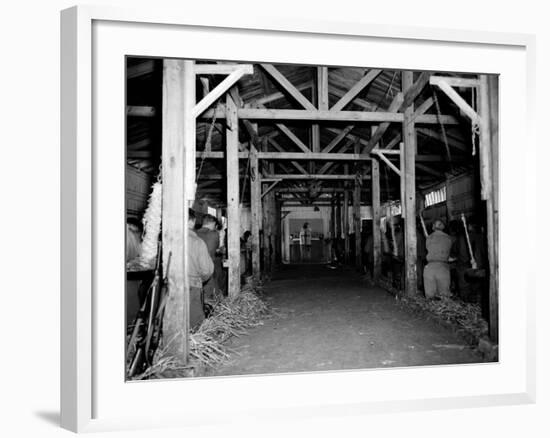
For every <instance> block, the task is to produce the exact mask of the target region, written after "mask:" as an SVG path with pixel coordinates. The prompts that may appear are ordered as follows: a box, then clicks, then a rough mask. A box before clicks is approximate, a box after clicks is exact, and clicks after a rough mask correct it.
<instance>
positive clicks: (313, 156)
mask: <svg viewBox="0 0 550 438" xmlns="http://www.w3.org/2000/svg"><path fill="white" fill-rule="evenodd" d="M271 141H272V140H271ZM271 141H270V142H271ZM259 158H260V159H261V160H315V161H370V160H371V159H372V157H371V156H370V155H365V154H345V153H324V152H308V153H302V152H260V153H259ZM302 169H303V168H302ZM306 173H307V172H306Z"/></svg>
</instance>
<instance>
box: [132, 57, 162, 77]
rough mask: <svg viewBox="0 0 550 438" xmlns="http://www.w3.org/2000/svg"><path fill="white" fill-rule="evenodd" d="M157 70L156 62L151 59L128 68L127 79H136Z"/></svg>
mask: <svg viewBox="0 0 550 438" xmlns="http://www.w3.org/2000/svg"><path fill="white" fill-rule="evenodd" d="M154 70H155V60H153V59H149V60H147V61H144V62H140V63H139V64H135V65H132V66H130V67H127V68H126V79H134V78H137V77H140V76H143V75H146V74H149V73H152V72H153V71H154Z"/></svg>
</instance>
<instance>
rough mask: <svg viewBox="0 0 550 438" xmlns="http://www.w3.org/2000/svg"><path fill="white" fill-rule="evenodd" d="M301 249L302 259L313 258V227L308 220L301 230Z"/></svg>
mask: <svg viewBox="0 0 550 438" xmlns="http://www.w3.org/2000/svg"><path fill="white" fill-rule="evenodd" d="M300 250H301V253H302V259H306V260H309V259H310V258H311V228H309V223H308V222H305V223H304V226H303V228H302V230H301V231H300Z"/></svg>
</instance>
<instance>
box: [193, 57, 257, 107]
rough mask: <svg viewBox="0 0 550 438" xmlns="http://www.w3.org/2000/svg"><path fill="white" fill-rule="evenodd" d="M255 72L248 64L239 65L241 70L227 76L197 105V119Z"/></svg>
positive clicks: (238, 69)
mask: <svg viewBox="0 0 550 438" xmlns="http://www.w3.org/2000/svg"><path fill="white" fill-rule="evenodd" d="M252 72H253V69H252V66H251V65H247V64H241V65H239V68H237V69H235V70H234V71H233V72H232V73H231V74H230V75H229V76H227V77H226V78H225V79H224V80H223V81H221V82H220V83H219V84H218V85H216V87H215V88H214V89H213V90H212V91H211V92H210V93H208V94H207V95H206V96H205V97H203V98H202V99H201V101H200V102H198V103H197V104H196V105H195V109H194V110H193V114H194V115H195V117H198V116H199V115H201V114H202V113H203V112H204V111H206V109H207V108H208V107H209V106H210V105H212V104H213V103H214V102H215V101H216V100H218V99H219V98H220V97H221V96H222V95H223V94H224V93H225V92H226V91H227V90H229V89H230V88H231V87H232V86H233V85H235V83H236V82H237V81H238V80H239V79H240V78H242V77H243V75H245V74H250V73H252Z"/></svg>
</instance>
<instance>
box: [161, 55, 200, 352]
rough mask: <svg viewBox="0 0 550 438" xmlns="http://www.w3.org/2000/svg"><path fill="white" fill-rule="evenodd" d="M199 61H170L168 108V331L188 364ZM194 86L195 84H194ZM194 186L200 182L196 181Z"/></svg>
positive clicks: (171, 347)
mask: <svg viewBox="0 0 550 438" xmlns="http://www.w3.org/2000/svg"><path fill="white" fill-rule="evenodd" d="M189 76H193V80H194V73H193V62H192V61H181V60H176V59H165V60H164V68H163V83H162V94H163V99H162V102H163V105H162V162H163V166H162V255H163V267H164V272H165V273H166V271H167V262H168V258H170V269H168V299H167V302H166V310H165V312H164V320H163V331H164V339H165V345H167V349H168V354H169V355H171V356H174V357H176V358H177V359H178V360H179V361H181V362H183V363H187V359H188V353H189V347H188V334H189V284H188V283H187V259H186V254H187V238H188V231H187V221H188V210H187V208H188V207H187V199H188V198H187V194H186V190H185V187H186V185H187V184H189V181H187V180H184V175H185V168H186V166H185V164H186V162H185V159H186V150H187V149H188V148H190V147H192V148H195V143H194V141H195V117H194V116H193V114H192V110H193V107H194V105H195V94H194V93H192V94H191V93H190V92H189V89H188V85H189V80H188V79H189ZM193 88H194V83H193ZM191 182H193V183H194V181H191Z"/></svg>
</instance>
